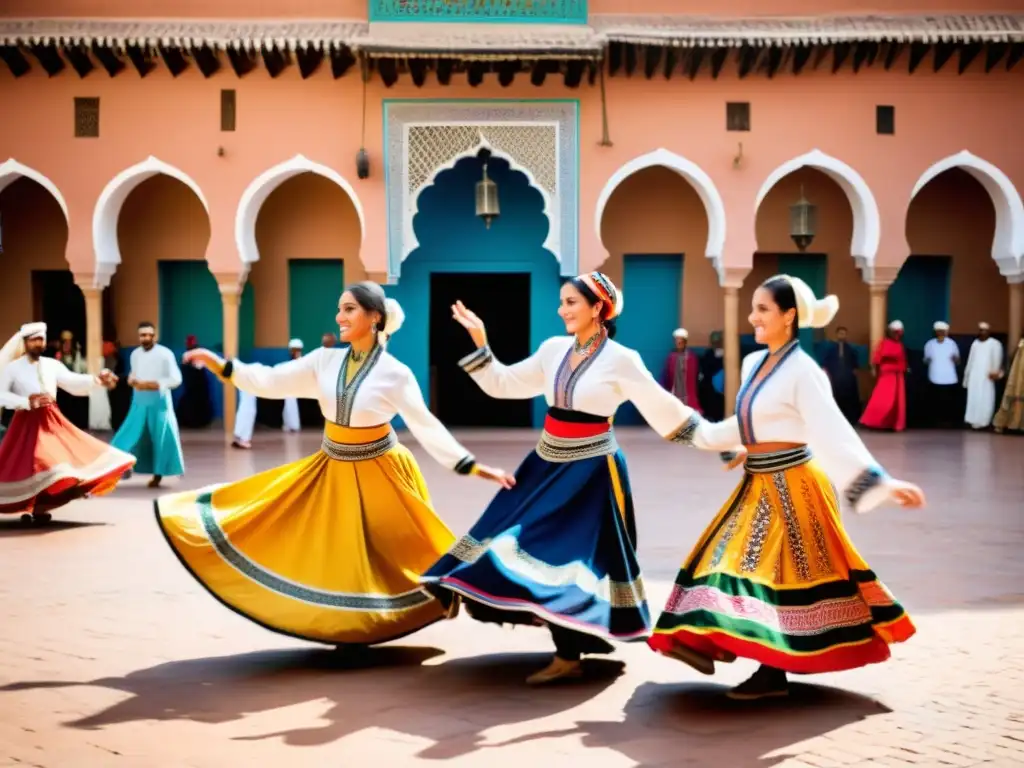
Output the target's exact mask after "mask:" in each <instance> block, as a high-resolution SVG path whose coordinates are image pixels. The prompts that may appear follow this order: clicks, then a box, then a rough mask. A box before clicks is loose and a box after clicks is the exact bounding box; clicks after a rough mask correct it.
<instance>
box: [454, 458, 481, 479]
mask: <svg viewBox="0 0 1024 768" xmlns="http://www.w3.org/2000/svg"><path fill="white" fill-rule="evenodd" d="M475 466H476V459H474V458H473V455H472V454H467V455H465V456H463V457H462V458H461V459H459V463H458V464H456V465H455V471H456V472H457V473H458V474H460V475H469V474H472V472H473V468H474V467H475Z"/></svg>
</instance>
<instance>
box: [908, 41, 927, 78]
mask: <svg viewBox="0 0 1024 768" xmlns="http://www.w3.org/2000/svg"><path fill="white" fill-rule="evenodd" d="M931 49H932V47H931V45H930V44H928V43H911V44H910V63H909V64H908V71H909V72H910V74H914V72H915V71H916V70H917V68H918V67H919V66H921V62H922V61H924V59H925V56H927V55H928V52H929V51H930V50H931Z"/></svg>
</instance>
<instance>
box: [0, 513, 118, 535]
mask: <svg viewBox="0 0 1024 768" xmlns="http://www.w3.org/2000/svg"><path fill="white" fill-rule="evenodd" d="M104 525H107V523H101V522H94V521H82V520H58V519H56V518H55V519H53V520H51V521H50V522H49V523H46V524H45V525H27V524H25V523H23V522H21V518H20V517H19V516H17V515H11V516H10V519H6V518H0V537H5V536H10V537H12V538H14V537H16V536H43V535H45V534H48V533H60V532H61V531H70V530H74V529H76V528H93V527H98V526H104Z"/></svg>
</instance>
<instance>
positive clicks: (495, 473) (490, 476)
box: [473, 464, 516, 490]
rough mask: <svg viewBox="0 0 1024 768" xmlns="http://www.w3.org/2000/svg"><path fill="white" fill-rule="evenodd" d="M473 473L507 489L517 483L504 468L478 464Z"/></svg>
mask: <svg viewBox="0 0 1024 768" xmlns="http://www.w3.org/2000/svg"><path fill="white" fill-rule="evenodd" d="M473 474H474V475H476V476H477V477H482V478H483V479H484V480H490V481H491V482H492V483H497V484H498V485H500V486H501V487H502V488H505V489H506V490H507V489H509V488H512V487H514V486H515V484H516V479H515V477H513V476H512V475H510V474H509V473H508V472H506V471H505V470H503V469H497V468H495V467H488V466H487V465H486V464H477V465H476V467H475V468H474V471H473Z"/></svg>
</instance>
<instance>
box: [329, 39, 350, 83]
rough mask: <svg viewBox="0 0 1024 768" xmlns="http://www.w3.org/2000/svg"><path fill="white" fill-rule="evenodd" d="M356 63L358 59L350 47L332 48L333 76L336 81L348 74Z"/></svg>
mask: <svg viewBox="0 0 1024 768" xmlns="http://www.w3.org/2000/svg"><path fill="white" fill-rule="evenodd" d="M355 63H356V57H355V55H354V54H353V53H352V49H351V48H349V47H348V46H345V45H342V46H339V47H337V48H331V76H332V77H333V78H334V79H335V80H337V79H338V78H339V77H341V76H342V75H344V74H345V73H346V72H348V71H349V69H351V68H352V65H353V64H355Z"/></svg>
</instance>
